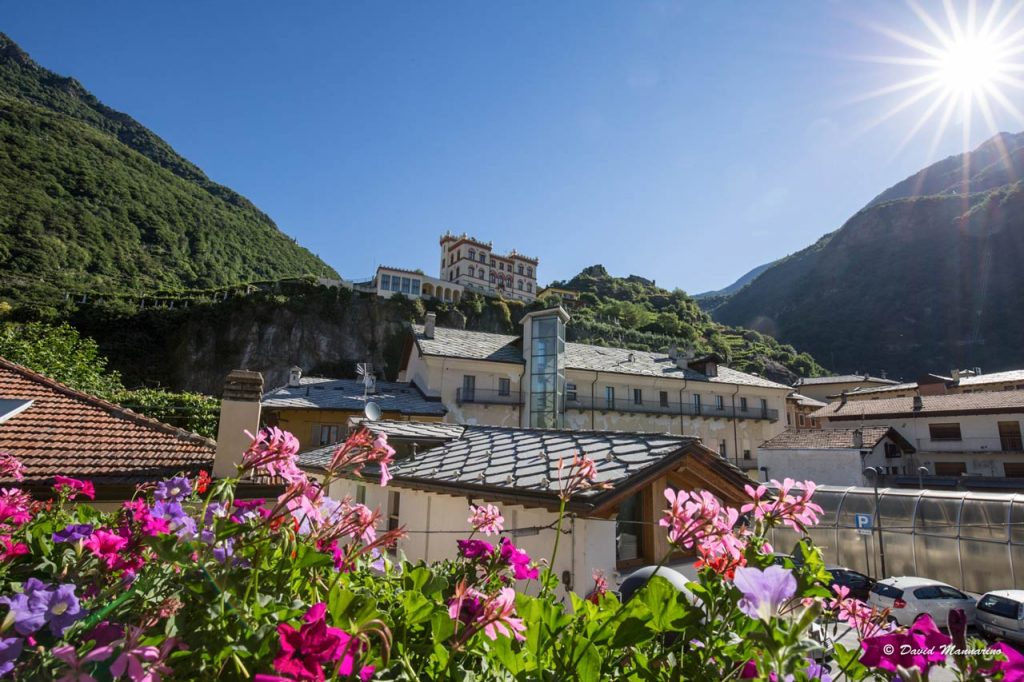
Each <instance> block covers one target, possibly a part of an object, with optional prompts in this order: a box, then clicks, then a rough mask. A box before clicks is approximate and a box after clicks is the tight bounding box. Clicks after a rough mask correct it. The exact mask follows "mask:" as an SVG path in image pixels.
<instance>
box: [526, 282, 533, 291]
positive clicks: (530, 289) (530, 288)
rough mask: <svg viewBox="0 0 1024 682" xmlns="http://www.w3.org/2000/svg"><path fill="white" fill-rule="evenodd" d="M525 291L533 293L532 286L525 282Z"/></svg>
mask: <svg viewBox="0 0 1024 682" xmlns="http://www.w3.org/2000/svg"><path fill="white" fill-rule="evenodd" d="M526 290H527V291H533V285H532V284H530V283H529V282H527V283H526Z"/></svg>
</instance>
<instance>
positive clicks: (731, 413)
mask: <svg viewBox="0 0 1024 682" xmlns="http://www.w3.org/2000/svg"><path fill="white" fill-rule="evenodd" d="M570 398H571V396H567V397H566V400H565V409H567V410H599V411H609V412H610V411H614V412H638V413H642V414H665V415H672V416H679V415H682V416H685V417H706V418H708V419H765V420H767V421H772V422H774V421H778V419H779V411H778V410H772V409H767V408H766V409H761V408H760V407H748V408H747V409H745V410H744V409H742V408H740V407H738V406H737V407H736V408H735V409H733V407H732V406H731V405H723V406H722V407H721V408H718V407H715V406H714V405H710V406H709V405H700V406H699V407H698V406H697V405H694V404H693V403H690V402H684V403H680V402H678V401H671V400H668V401H661V400H641V401H635V400H632V399H629V398H615V399H614V400H612V399H608V398H602V397H598V398H593V399H591V398H589V397H584V396H577V397H576V398H574V399H570Z"/></svg>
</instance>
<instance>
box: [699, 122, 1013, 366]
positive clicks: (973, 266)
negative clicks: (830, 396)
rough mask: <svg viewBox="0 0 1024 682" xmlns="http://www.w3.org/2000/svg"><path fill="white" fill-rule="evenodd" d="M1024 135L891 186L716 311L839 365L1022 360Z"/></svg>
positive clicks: (984, 363) (1004, 137)
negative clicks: (1020, 313) (838, 227)
mask: <svg viewBox="0 0 1024 682" xmlns="http://www.w3.org/2000/svg"><path fill="white" fill-rule="evenodd" d="M1021 178H1024V133H1022V134H1017V135H1009V134H1005V133H1004V134H1000V135H998V136H996V137H995V138H993V139H992V140H989V141H988V142H986V143H985V144H983V145H981V146H980V147H978V149H976V150H974V151H973V152H971V153H969V154H965V155H960V156H954V157H950V158H948V159H945V160H943V161H940V162H938V163H936V164H933V165H932V166H929V167H928V168H926V169H924V170H922V171H921V172H919V173H916V174H915V175H913V176H911V177H909V178H907V179H906V180H904V181H903V182H900V183H899V184H897V185H895V186H894V187H892V188H890V189H888V190H886V191H885V192H883V193H882V194H881V195H879V196H878V198H876V199H875V200H874V201H873V202H872V203H870V204H869V205H868V206H867V207H865V208H864V209H862V210H861V211H859V212H858V213H857V214H856V215H854V216H853V217H852V218H850V220H848V221H847V222H846V224H845V225H843V227H842V228H840V229H839V230H837V231H835V232H832V233H830V234H828V235H826V236H824V237H822V238H821V239H820V240H819V241H818V242H817V243H815V244H813V245H812V246H810V247H808V248H806V249H804V250H803V251H800V252H798V253H795V254H793V255H791V256H789V257H787V258H785V259H783V260H781V261H779V262H777V263H776V264H775V265H773V266H772V267H771V268H769V269H768V270H767V271H765V272H764V273H762V274H761V275H760V276H759V277H758V278H757V279H755V280H754V281H753V282H752V283H751V284H750V285H748V286H747V287H745V288H743V289H741V290H740V291H738V292H737V293H736V294H735V295H734V296H732V297H731V298H729V299H728V300H727V301H726V302H725V303H723V304H722V305H720V306H719V307H718V308H716V310H715V312H714V315H715V318H716V319H717V320H720V321H722V322H724V323H727V324H733V325H744V326H750V327H755V328H758V329H760V330H762V331H764V332H766V333H770V334H772V335H773V336H775V337H776V338H778V339H780V340H782V341H784V342H786V343H792V344H794V345H795V346H798V347H800V348H803V349H806V350H807V351H808V352H809V353H812V354H813V355H814V357H816V358H819V359H820V360H821V361H822V362H824V363H826V364H827V365H828V366H829V367H831V368H832V369H833V370H837V371H843V372H845V371H871V372H873V373H877V372H879V371H881V370H887V371H888V373H889V374H890V375H891V376H903V377H905V378H913V377H916V376H917V375H919V374H921V373H925V372H942V373H945V372H947V371H949V370H950V369H952V368H954V367H976V366H980V367H982V368H983V369H985V370H990V371H996V370H1000V369H1007V368H1014V367H1021V366H1024V347H1022V346H1021V343H1020V339H1021V338H1022V337H1024V322H1022V321H1021V318H1020V316H1019V315H1018V314H1017V311H1019V310H1020V307H1021V300H1022V297H1021V292H1022V291H1024V269H1022V268H1021V263H1022V262H1024V182H1022V181H1021Z"/></svg>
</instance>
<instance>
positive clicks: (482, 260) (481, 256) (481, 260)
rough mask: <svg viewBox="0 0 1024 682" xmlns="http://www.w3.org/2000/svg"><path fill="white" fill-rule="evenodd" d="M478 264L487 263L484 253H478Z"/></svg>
mask: <svg viewBox="0 0 1024 682" xmlns="http://www.w3.org/2000/svg"><path fill="white" fill-rule="evenodd" d="M480 262H481V263H486V262H487V254H486V253H484V252H483V251H481V252H480Z"/></svg>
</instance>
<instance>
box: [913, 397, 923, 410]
mask: <svg viewBox="0 0 1024 682" xmlns="http://www.w3.org/2000/svg"><path fill="white" fill-rule="evenodd" d="M923 409H924V400H922V399H921V396H919V395H915V396H914V412H920V411H921V410H923Z"/></svg>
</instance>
